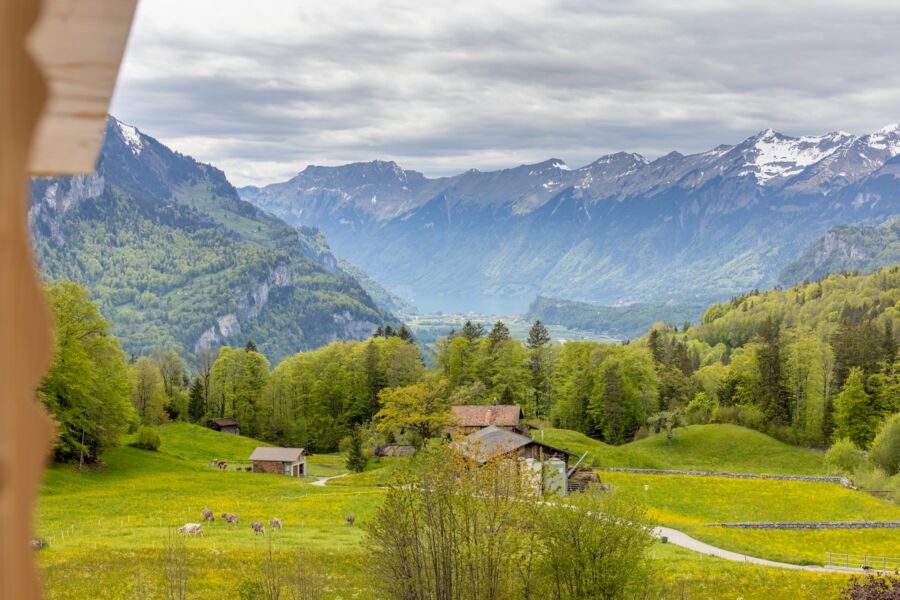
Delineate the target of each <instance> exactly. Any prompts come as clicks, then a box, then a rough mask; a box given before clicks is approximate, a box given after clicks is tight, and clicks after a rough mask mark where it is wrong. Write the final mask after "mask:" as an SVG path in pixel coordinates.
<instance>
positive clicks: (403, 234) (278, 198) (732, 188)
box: [240, 126, 900, 310]
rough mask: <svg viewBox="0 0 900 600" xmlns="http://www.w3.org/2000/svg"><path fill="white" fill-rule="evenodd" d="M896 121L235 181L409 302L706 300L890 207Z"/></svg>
mask: <svg viewBox="0 0 900 600" xmlns="http://www.w3.org/2000/svg"><path fill="white" fill-rule="evenodd" d="M898 153H900V126H890V127H886V128H884V129H882V130H880V131H878V132H876V133H872V134H869V135H863V136H855V135H851V134H847V133H843V132H836V133H830V134H826V135H822V136H815V137H813V136H807V137H800V138H794V137H790V136H786V135H782V134H780V133H777V132H774V131H772V130H767V131H763V132H760V133H759V134H757V135H755V136H753V137H750V138H748V139H747V140H744V141H743V142H740V143H738V144H736V145H723V146H719V147H716V148H714V149H712V150H709V151H707V152H703V153H700V154H694V155H688V156H685V155H682V154H679V153H677V152H673V153H670V154H668V155H666V156H663V157H661V158H658V159H656V160H654V161H648V160H646V159H645V158H644V157H642V156H639V155H636V154H628V153H618V154H613V155H609V156H605V157H602V158H600V159H598V160H597V161H595V162H593V163H591V164H589V165H586V166H584V167H581V168H577V169H569V168H568V167H567V166H566V165H565V164H564V163H563V162H562V161H561V160H558V159H550V160H547V161H545V162H542V163H538V164H533V165H522V166H519V167H515V168H510V169H505V170H502V171H496V172H479V171H477V170H474V169H472V170H469V171H466V172H465V173H462V174H460V175H457V176H454V177H444V178H438V179H429V178H427V177H425V176H424V175H422V174H421V173H418V172H415V171H408V170H404V169H402V168H400V167H399V166H398V165H396V164H395V163H390V162H382V161H375V162H371V163H355V164H350V165H344V166H340V167H315V166H310V167H308V168H306V169H305V170H303V171H302V172H301V173H299V174H298V175H297V176H296V177H294V178H293V179H291V180H289V181H287V182H283V183H278V184H272V185H269V186H265V187H262V188H255V187H248V188H243V189H241V190H240V193H241V194H242V197H244V198H245V199H247V200H249V201H251V202H253V203H254V204H256V205H257V206H260V207H263V208H265V209H266V210H269V211H271V212H273V213H275V214H276V215H278V216H280V217H282V218H284V219H285V220H287V221H288V222H290V223H292V224H299V225H312V226H317V227H321V228H322V229H323V231H324V232H325V233H326V235H327V236H328V239H329V240H330V241H331V243H332V245H333V247H334V248H335V250H336V252H338V254H340V255H341V256H345V257H346V258H347V259H348V260H350V261H351V262H353V263H355V264H358V265H359V266H360V267H361V268H363V269H364V270H366V271H367V272H369V273H370V274H372V276H374V277H375V278H376V279H378V280H379V281H381V282H382V283H384V284H385V285H386V286H387V287H388V288H390V289H394V290H397V291H400V292H402V293H403V294H404V295H406V296H409V297H411V298H412V299H413V301H414V302H415V301H416V299H417V298H418V297H423V296H429V295H431V296H435V295H443V296H444V297H445V298H447V299H448V302H449V301H450V300H452V299H456V298H462V299H468V300H469V301H471V300H472V299H473V298H475V297H477V296H485V295H486V296H491V297H497V298H510V299H515V300H516V301H518V302H519V303H520V304H521V309H520V310H524V308H525V305H526V303H527V302H528V301H529V300H530V299H531V298H534V297H535V296H536V295H539V294H540V295H545V296H554V297H563V298H569V299H574V300H587V301H592V302H602V303H604V304H615V303H617V302H620V301H627V302H632V301H665V300H669V299H680V300H700V301H709V300H710V299H717V298H721V297H726V296H728V295H731V294H735V293H741V292H743V291H746V290H748V289H752V288H755V287H759V288H763V287H770V286H771V285H772V284H773V283H774V282H775V278H776V276H777V274H778V272H779V271H780V270H781V269H782V268H783V267H784V266H785V265H786V264H787V263H788V262H790V261H791V260H792V259H794V258H796V257H797V256H798V255H799V254H800V253H801V252H802V251H803V250H804V249H805V248H806V247H807V246H808V245H809V244H810V243H811V242H812V241H813V240H815V239H816V238H817V237H819V236H821V235H823V234H824V233H825V232H826V231H827V230H828V229H829V228H830V227H833V226H836V225H847V224H852V223H858V222H861V221H865V220H868V221H869V222H873V223H878V222H883V221H884V220H886V219H888V218H889V217H890V216H892V215H895V214H898V213H900V176H898V169H900V159H898V158H897V155H898Z"/></svg>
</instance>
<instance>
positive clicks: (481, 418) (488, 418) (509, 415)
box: [447, 404, 525, 436]
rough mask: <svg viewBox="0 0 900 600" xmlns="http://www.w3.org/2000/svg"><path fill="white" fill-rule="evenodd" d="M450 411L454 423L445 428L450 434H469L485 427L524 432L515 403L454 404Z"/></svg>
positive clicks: (519, 412) (519, 411) (520, 413)
mask: <svg viewBox="0 0 900 600" xmlns="http://www.w3.org/2000/svg"><path fill="white" fill-rule="evenodd" d="M450 412H451V416H452V418H453V422H454V425H451V426H450V427H448V428H447V433H448V434H449V435H451V436H457V435H469V434H470V433H475V432H476V431H479V430H481V429H484V428H485V427H497V428H499V429H502V430H504V431H513V432H517V433H525V428H524V427H523V426H521V425H520V424H519V421H520V420H521V419H522V409H521V408H519V407H518V406H516V405H515V404H489V405H465V406H454V407H452V408H451V409H450Z"/></svg>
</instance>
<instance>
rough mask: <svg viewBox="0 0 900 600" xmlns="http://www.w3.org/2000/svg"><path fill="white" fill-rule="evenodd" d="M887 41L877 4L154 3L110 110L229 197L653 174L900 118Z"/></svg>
mask: <svg viewBox="0 0 900 600" xmlns="http://www.w3.org/2000/svg"><path fill="white" fill-rule="evenodd" d="M254 6H261V7H262V6H264V7H265V9H262V8H260V9H259V10H256V9H255V8H253V7H254ZM212 10H215V11H216V19H217V20H212V21H211V20H210V19H209V18H207V17H208V16H209V14H210V11H212ZM172 14H178V15H179V16H180V18H179V21H178V22H177V23H175V24H170V23H169V22H168V21H167V19H168V18H171V15H172ZM898 25H900V5H898V4H897V3H894V2H883V1H881V0H866V1H856V2H852V3H851V2H847V1H843V0H841V1H834V2H818V1H816V2H813V1H811V0H796V1H793V2H790V3H786V2H780V1H779V2H775V1H774V0H773V1H770V0H759V1H756V2H749V1H747V2H734V1H730V0H729V1H726V0H683V1H681V2H662V1H650V0H636V1H631V2H624V1H616V2H612V1H588V0H572V1H566V2H553V1H550V0H522V2H517V3H497V4H494V3H483V2H478V0H457V1H455V2H434V3H424V4H423V3H417V2H413V1H411V0H390V1H385V2H378V3H359V2H352V1H349V0H332V1H331V2H330V3H328V4H327V5H325V4H320V3H315V4H313V3H304V4H303V5H302V6H300V7H298V5H296V4H295V3H293V2H290V1H287V0H269V1H267V2H266V3H265V4H264V5H259V4H251V3H250V2H249V0H231V1H229V2H221V1H214V0H194V1H192V2H191V3H178V2H176V0H152V1H148V2H144V3H142V4H141V8H140V12H139V17H138V21H137V23H136V25H135V30H134V32H133V36H132V42H131V45H130V47H129V52H128V54H127V56H126V62H125V65H124V67H123V71H122V76H121V78H120V83H119V88H118V91H117V95H116V98H115V101H114V105H113V109H112V110H113V112H114V114H116V115H117V116H118V117H119V118H122V119H123V120H125V121H128V122H131V123H133V124H135V125H137V126H138V127H139V128H140V129H142V130H144V131H146V132H147V133H150V134H151V135H155V136H157V137H159V138H160V139H162V140H163V141H164V142H166V143H169V144H171V145H173V146H174V147H175V148H176V149H178V150H180V151H183V152H186V153H190V154H193V155H195V156H196V157H197V158H198V159H200V160H204V161H207V162H211V163H213V164H216V165H218V166H220V167H222V168H224V169H225V170H226V172H227V173H228V174H229V176H230V177H231V178H232V179H233V180H234V181H235V182H236V183H239V184H243V183H267V182H269V181H272V180H277V179H283V178H285V177H289V176H291V175H292V174H293V173H295V172H296V171H298V170H300V169H302V168H303V167H304V166H305V165H306V164H309V163H318V164H336V163H341V162H349V161H355V160H370V159H375V158H379V159H392V160H396V161H397V162H399V163H401V164H402V165H403V166H405V167H407V168H413V169H417V170H420V171H423V172H425V173H426V174H429V175H440V174H449V173H456V172H459V171H463V170H465V169H467V168H470V167H475V168H479V169H482V170H486V169H491V168H499V167H506V166H512V165H514V164H518V163H519V162H532V161H535V162H536V161H540V160H543V159H545V158H547V157H549V156H558V157H560V158H563V159H564V160H566V161H567V162H568V163H569V164H570V165H572V166H578V165H580V164H586V163H588V162H591V161H592V160H594V159H595V158H596V157H597V156H599V155H601V154H605V153H608V152H615V151H618V150H627V151H636V152H640V153H642V154H645V155H647V156H648V157H651V158H652V157H654V156H658V155H661V154H665V153H667V152H669V151H670V150H678V151H681V152H685V153H687V152H695V151H702V150H706V149H708V148H711V147H713V146H715V145H718V144H720V143H736V142H738V141H740V140H741V139H743V138H744V137H746V136H748V135H751V134H753V133H755V132H757V131H759V130H761V129H764V128H766V127H769V126H771V127H773V128H775V129H779V130H782V131H784V132H785V133H789V134H816V133H824V132H826V131H831V130H836V129H845V130H849V131H853V132H856V133H865V132H867V131H871V130H874V129H877V128H878V127H881V126H882V125H885V124H887V123H889V122H895V121H897V120H900V111H898V110H897V108H896V107H898V106H900V74H898V73H897V72H896V70H895V68H894V65H896V64H897V60H898V58H900V47H898V45H897V44H896V43H895V41H894V40H895V31H896V30H897V27H898Z"/></svg>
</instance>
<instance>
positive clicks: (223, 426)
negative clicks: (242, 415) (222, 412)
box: [206, 417, 241, 435]
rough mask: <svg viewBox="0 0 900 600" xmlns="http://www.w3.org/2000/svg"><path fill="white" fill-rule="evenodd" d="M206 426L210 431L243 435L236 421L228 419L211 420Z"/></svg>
mask: <svg viewBox="0 0 900 600" xmlns="http://www.w3.org/2000/svg"><path fill="white" fill-rule="evenodd" d="M206 425H207V427H209V428H210V429H215V430H216V431H221V432H222V433H233V434H234V435H241V426H240V424H238V422H237V421H235V420H234V419H229V418H227V417H222V418H219V419H210V420H209V421H207V423H206Z"/></svg>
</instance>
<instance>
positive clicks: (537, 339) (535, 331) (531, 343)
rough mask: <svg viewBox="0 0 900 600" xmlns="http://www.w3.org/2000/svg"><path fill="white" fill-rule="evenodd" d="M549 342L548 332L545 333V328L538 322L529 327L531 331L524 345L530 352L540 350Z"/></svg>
mask: <svg viewBox="0 0 900 600" xmlns="http://www.w3.org/2000/svg"><path fill="white" fill-rule="evenodd" d="M549 341H550V332H548V331H547V328H546V327H544V324H543V323H541V322H540V320H538V321H535V322H534V325H532V326H531V331H529V332H528V341H527V342H525V345H526V346H528V348H530V349H531V350H534V349H535V348H540V347H541V346H543V345H544V344H547V343H548V342H549Z"/></svg>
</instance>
